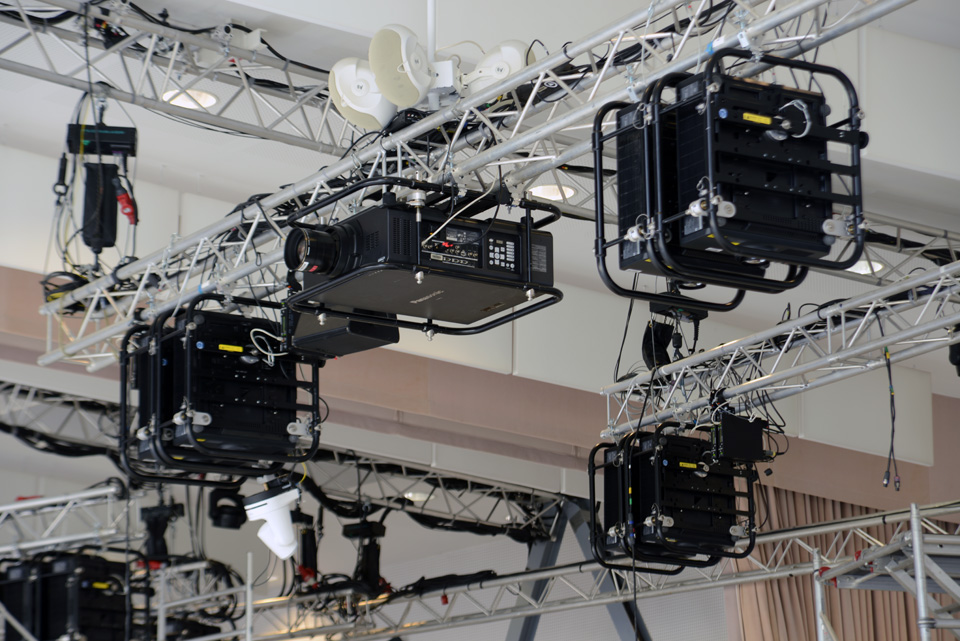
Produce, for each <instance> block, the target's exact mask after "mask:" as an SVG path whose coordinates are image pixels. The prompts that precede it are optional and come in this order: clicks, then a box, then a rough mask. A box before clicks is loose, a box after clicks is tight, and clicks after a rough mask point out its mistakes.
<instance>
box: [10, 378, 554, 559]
mask: <svg viewBox="0 0 960 641" xmlns="http://www.w3.org/2000/svg"><path fill="white" fill-rule="evenodd" d="M119 411H120V408H119V406H117V405H116V404H113V403H106V402H94V401H89V400H85V399H82V398H79V397H75V396H71V395H66V394H60V393H57V392H51V391H48V390H44V389H40V388H37V387H28V386H26V385H20V384H17V383H0V422H2V423H6V424H8V425H10V426H12V427H26V428H29V429H31V430H34V431H36V432H39V433H40V434H42V435H44V436H49V437H52V438H55V439H57V440H59V441H65V442H72V443H83V444H87V445H99V446H103V447H107V448H112V449H115V448H116V444H117V443H116V438H117V430H118V429H119V426H118V418H119ZM308 469H309V472H310V476H311V478H312V479H313V480H314V482H315V483H316V484H317V485H318V486H319V487H320V488H321V489H322V491H323V492H324V493H325V494H326V495H327V496H329V497H330V498H332V499H336V500H341V501H356V500H358V499H359V500H360V501H362V502H364V503H369V504H370V505H372V506H383V507H389V508H391V509H393V510H396V511H402V512H408V513H410V514H411V515H413V516H414V517H415V518H417V517H422V518H423V519H427V520H430V521H431V522H433V523H435V524H437V525H438V526H439V527H444V526H452V525H455V524H456V525H460V526H462V525H471V526H477V527H480V528H492V529H494V530H495V531H499V532H503V533H514V534H515V535H516V536H518V537H522V538H523V539H524V540H531V541H533V540H542V539H546V538H550V537H551V536H552V533H553V530H554V524H555V522H556V519H557V514H558V510H559V509H560V508H562V506H563V504H564V501H565V498H564V496H563V495H561V494H558V493H555V492H545V491H540V490H535V489H532V488H528V487H521V486H518V485H513V484H509V483H500V482H498V481H495V480H491V479H481V478H476V477H471V476H468V475H463V474H455V473H448V472H443V471H439V470H436V469H432V468H430V467H429V466H426V465H422V464H421V465H417V464H412V463H410V462H408V461H403V460H400V459H389V458H385V457H382V456H374V455H370V454H365V453H363V452H357V451H355V450H344V449H341V448H321V450H320V451H319V453H318V456H317V459H316V460H314V461H311V462H310V463H308Z"/></svg>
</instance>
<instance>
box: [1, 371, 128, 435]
mask: <svg viewBox="0 0 960 641" xmlns="http://www.w3.org/2000/svg"><path fill="white" fill-rule="evenodd" d="M118 418H119V407H118V406H117V405H115V404H113V403H104V402H99V401H91V400H88V399H86V398H82V397H79V396H75V395H71V394H61V393H59V392H51V391H49V390H45V389H40V388H37V387H32V386H28V385H21V384H19V383H3V382H0V423H6V424H7V425H10V426H14V427H29V428H30V429H32V430H35V431H37V432H41V433H42V434H45V435H47V436H50V437H54V438H56V439H60V440H66V441H74V442H79V443H86V444H89V445H100V446H105V447H112V448H115V447H116V438H117V429H118V423H117V420H118Z"/></svg>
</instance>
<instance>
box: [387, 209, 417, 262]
mask: <svg viewBox="0 0 960 641" xmlns="http://www.w3.org/2000/svg"><path fill="white" fill-rule="evenodd" d="M390 236H391V237H392V245H391V247H390V249H391V252H392V253H393V254H394V255H397V256H412V255H413V247H412V244H413V224H412V222H411V221H410V220H408V219H403V218H400V217H395V218H394V219H393V223H392V228H391V229H390Z"/></svg>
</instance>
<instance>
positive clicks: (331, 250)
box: [283, 228, 340, 274]
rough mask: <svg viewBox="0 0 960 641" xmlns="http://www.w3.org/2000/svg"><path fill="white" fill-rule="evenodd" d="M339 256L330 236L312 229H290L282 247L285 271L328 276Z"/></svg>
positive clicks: (334, 241)
mask: <svg viewBox="0 0 960 641" xmlns="http://www.w3.org/2000/svg"><path fill="white" fill-rule="evenodd" d="M339 254H340V248H339V247H338V243H337V241H336V239H334V237H333V236H332V235H330V234H328V233H327V232H325V231H316V230H312V229H300V228H295V229H292V230H291V231H290V233H289V234H288V235H287V243H286V245H284V247H283V261H284V262H285V263H286V264H287V269H293V270H296V271H299V272H308V273H311V274H329V273H330V272H331V271H332V270H333V267H334V265H336V263H337V257H338V256H339Z"/></svg>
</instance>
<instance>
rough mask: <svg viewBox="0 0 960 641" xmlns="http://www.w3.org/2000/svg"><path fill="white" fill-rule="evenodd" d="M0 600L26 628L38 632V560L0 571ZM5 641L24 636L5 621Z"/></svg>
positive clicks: (31, 631)
mask: <svg viewBox="0 0 960 641" xmlns="http://www.w3.org/2000/svg"><path fill="white" fill-rule="evenodd" d="M0 603H3V605H4V606H5V607H6V608H7V612H9V613H10V615H11V616H13V618H15V619H16V620H17V621H18V622H19V623H20V624H21V625H23V627H24V628H26V630H27V632H29V633H31V634H32V635H34V636H38V635H39V634H40V621H41V610H40V564H39V563H33V562H30V561H27V562H24V563H17V564H15V565H9V566H7V568H6V570H4V572H3V573H2V574H0ZM4 629H5V632H4V637H5V639H6V641H21V640H22V639H23V636H21V634H20V633H19V632H17V630H16V629H15V628H14V627H13V626H12V625H10V623H6V624H5V627H4Z"/></svg>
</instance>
